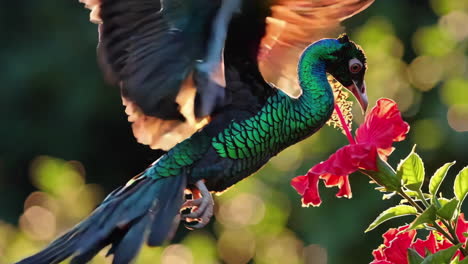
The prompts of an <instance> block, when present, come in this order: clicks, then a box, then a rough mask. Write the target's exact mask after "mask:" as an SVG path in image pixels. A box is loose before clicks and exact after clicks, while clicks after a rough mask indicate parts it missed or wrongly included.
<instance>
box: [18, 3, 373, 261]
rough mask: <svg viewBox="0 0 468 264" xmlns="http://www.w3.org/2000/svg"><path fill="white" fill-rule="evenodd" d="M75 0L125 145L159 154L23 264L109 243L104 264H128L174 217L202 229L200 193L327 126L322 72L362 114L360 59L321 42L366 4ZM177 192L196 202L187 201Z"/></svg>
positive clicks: (327, 91) (346, 43)
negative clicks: (121, 115)
mask: <svg viewBox="0 0 468 264" xmlns="http://www.w3.org/2000/svg"><path fill="white" fill-rule="evenodd" d="M81 1H82V2H85V4H86V5H87V7H88V8H90V9H91V10H92V12H91V20H92V21H93V22H96V23H98V24H99V46H98V57H99V61H100V64H101V66H102V69H103V71H104V73H105V75H106V78H107V79H108V80H110V81H111V82H114V83H116V84H118V85H119V86H120V87H121V93H122V98H123V102H124V105H125V106H126V113H127V114H128V115H129V121H131V122H133V125H132V128H133V132H134V135H135V137H136V138H137V140H138V141H139V142H141V143H144V144H148V145H150V146H151V147H152V148H162V149H166V150H168V151H167V153H166V154H164V155H163V156H162V157H161V158H160V159H158V160H157V161H155V162H154V163H153V164H152V165H151V166H150V167H149V168H148V169H146V170H145V171H144V172H142V173H141V174H140V175H138V176H136V177H134V178H133V179H132V180H131V181H129V182H128V183H127V184H126V185H125V186H123V187H121V188H119V189H117V190H115V191H114V192H112V193H111V194H109V195H108V196H107V198H106V199H105V200H104V201H103V202H102V204H101V205H99V206H98V207H97V209H96V210H95V211H94V212H93V213H92V214H91V215H90V216H89V217H88V218H86V219H85V220H83V221H82V222H81V223H79V224H78V225H77V226H75V227H74V228H72V229H71V230H70V231H68V232H67V233H65V234H64V235H62V236H61V237H59V238H58V239H57V240H55V241H54V242H52V243H51V244H50V245H49V246H48V247H46V248H45V249H44V250H43V251H41V252H39V253H37V254H36V255H33V256H31V257H29V258H27V259H24V260H22V261H20V262H19V263H21V264H26V263H31V264H32V263H33V264H46V263H47V264H48V263H59V262H60V261H62V260H64V259H66V258H68V257H73V259H72V262H71V263H73V264H78V263H86V262H88V261H89V260H90V259H92V258H93V257H94V256H95V255H96V254H97V253H98V252H99V251H100V250H101V249H102V248H104V247H105V246H107V245H109V244H110V245H111V246H112V247H111V249H110V250H109V254H112V255H114V258H113V263H114V264H123V263H129V262H131V261H132V259H133V258H134V257H135V256H136V254H137V253H138V251H139V249H140V247H141V245H142V244H143V243H145V242H146V243H147V244H148V245H151V246H156V245H161V244H162V243H163V242H164V241H165V240H167V239H169V238H170V237H171V234H173V233H174V231H175V229H176V227H177V226H178V224H179V222H180V219H181V218H182V219H185V220H187V221H193V220H197V221H198V224H196V225H193V226H192V227H193V228H200V227H202V226H204V225H206V223H207V222H208V221H209V220H210V217H211V216H212V214H213V200H212V198H211V194H210V192H220V191H223V190H225V189H226V188H228V187H230V186H232V185H233V184H235V183H237V182H238V181H240V180H242V179H243V178H245V177H247V176H249V175H250V174H252V173H253V172H255V171H257V170H258V169H260V168H261V167H262V166H263V165H265V163H267V162H268V160H269V159H270V158H272V157H273V156H275V155H276V154H278V153H279V152H280V151H282V150H283V149H285V148H287V147H288V146H291V145H293V144H295V143H297V142H299V141H301V140H303V139H305V138H307V137H309V136H310V135H312V134H313V133H315V132H316V131H317V130H319V129H320V128H321V127H322V126H323V125H324V124H325V122H326V121H327V120H328V119H329V118H330V116H331V114H332V112H333V107H334V97H333V93H332V90H331V88H330V85H329V83H328V80H327V73H329V74H331V75H332V76H333V77H334V78H335V79H336V80H338V81H339V82H340V83H341V84H342V85H343V86H345V87H347V88H348V89H349V90H350V91H351V92H352V93H353V94H354V95H355V97H356V98H357V100H358V102H359V103H360V104H361V106H362V108H363V109H366V107H367V97H366V91H365V84H364V73H365V71H366V59H365V56H364V53H363V51H362V50H361V48H360V47H359V46H357V45H356V44H354V43H353V42H351V41H350V40H349V39H348V37H347V36H346V35H343V36H341V37H339V38H338V39H330V38H329V39H321V38H323V37H324V36H325V34H333V35H335V34H336V31H337V30H339V25H340V21H342V20H343V19H345V18H348V17H350V16H352V15H354V14H356V13H358V12H359V11H361V10H363V9H365V8H366V7H367V6H369V5H370V4H371V3H372V2H373V0H317V1H312V0H301V1H299V0H161V1H157V0H81ZM318 39H321V40H319V41H316V42H315V43H313V44H312V45H310V46H308V47H307V48H306V49H305V50H304V48H305V47H306V46H307V45H309V44H310V43H311V42H313V41H314V40H318ZM301 52H302V55H300V54H301ZM277 87H280V88H283V89H284V90H279V89H277ZM186 189H189V190H191V191H192V193H193V196H194V199H192V200H188V201H185V199H184V197H185V196H184V190H186ZM186 207H191V208H192V211H191V212H190V213H188V214H186V215H180V210H181V208H186Z"/></svg>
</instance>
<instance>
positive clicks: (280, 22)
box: [258, 0, 374, 96]
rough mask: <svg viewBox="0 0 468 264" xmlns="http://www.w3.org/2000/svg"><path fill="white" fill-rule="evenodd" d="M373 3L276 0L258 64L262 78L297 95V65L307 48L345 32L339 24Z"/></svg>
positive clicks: (355, 0)
mask: <svg viewBox="0 0 468 264" xmlns="http://www.w3.org/2000/svg"><path fill="white" fill-rule="evenodd" d="M373 2H374V0H274V1H273V4H272V5H271V15H270V16H269V17H268V18H267V29H266V35H265V37H264V38H263V39H262V42H261V49H260V52H259V54H258V61H259V65H260V70H261V72H262V75H263V77H264V78H265V80H267V81H268V82H271V83H274V84H275V85H276V86H277V87H279V88H280V89H282V90H283V91H285V92H286V93H288V94H289V95H291V96H298V95H299V94H300V88H299V84H298V78H297V63H298V60H299V56H300V54H301V52H302V51H303V50H304V48H305V47H306V46H307V45H309V44H310V43H312V42H314V41H316V40H319V39H321V38H325V37H332V38H334V37H336V36H337V35H338V34H339V33H341V31H342V30H343V29H342V27H341V25H340V22H341V21H343V20H345V19H347V18H349V17H351V16H353V15H355V14H357V13H359V12H361V11H362V10H364V9H366V8H367V7H368V6H369V5H371V4H372V3H373Z"/></svg>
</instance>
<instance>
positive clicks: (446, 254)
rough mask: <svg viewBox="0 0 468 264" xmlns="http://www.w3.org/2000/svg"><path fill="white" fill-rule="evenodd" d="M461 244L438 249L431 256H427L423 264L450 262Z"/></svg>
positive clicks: (446, 263)
mask: <svg viewBox="0 0 468 264" xmlns="http://www.w3.org/2000/svg"><path fill="white" fill-rule="evenodd" d="M460 246H461V245H456V246H452V247H449V248H447V249H444V250H441V251H438V252H436V253H434V254H432V255H430V256H429V257H427V258H425V259H424V261H423V262H422V263H421V264H449V263H450V260H451V259H452V257H453V255H454V254H455V252H457V250H458V248H459V247H460Z"/></svg>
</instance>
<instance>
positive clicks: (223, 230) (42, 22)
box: [0, 0, 468, 264]
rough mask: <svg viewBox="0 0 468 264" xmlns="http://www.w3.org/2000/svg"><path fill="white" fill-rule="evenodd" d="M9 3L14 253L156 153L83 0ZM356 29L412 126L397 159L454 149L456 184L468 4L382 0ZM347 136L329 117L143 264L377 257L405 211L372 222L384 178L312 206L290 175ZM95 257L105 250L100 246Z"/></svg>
mask: <svg viewBox="0 0 468 264" xmlns="http://www.w3.org/2000/svg"><path fill="white" fill-rule="evenodd" d="M1 5H2V7H1V8H0V21H1V23H0V29H1V32H2V36H3V38H2V41H1V44H0V47H1V49H0V58H1V63H0V80H1V87H0V89H1V96H0V113H1V118H2V120H1V125H0V138H1V139H2V140H1V141H0V193H1V196H0V264H4V263H12V262H13V261H16V260H19V259H20V258H22V257H25V256H27V255H28V254H30V253H33V252H35V251H37V250H39V249H40V248H42V247H43V246H44V245H46V244H47V243H48V242H49V241H51V239H53V238H54V237H56V236H57V235H58V234H59V233H61V232H63V231H64V230H66V229H67V228H69V227H71V226H73V225H74V224H76V223H77V222H78V221H79V220H80V219H82V218H83V217H84V216H86V215H87V214H88V213H89V212H90V211H91V210H92V209H93V208H94V207H95V206H96V205H97V204H98V203H99V201H101V199H103V197H104V196H105V194H106V193H108V192H110V191H111V190H112V189H114V188H116V187H117V186H119V185H121V184H123V183H125V182H126V181H127V180H128V179H129V178H131V177H132V176H133V175H135V174H137V173H139V172H140V171H141V170H143V169H144V168H145V167H146V166H147V165H149V164H150V163H151V162H152V161H154V160H155V159H156V158H157V157H158V156H159V155H160V153H159V152H157V151H152V150H150V149H148V148H147V147H145V146H142V145H139V144H138V143H136V141H135V140H134V138H133V136H132V133H131V129H130V126H129V124H128V123H127V120H126V115H125V113H124V112H123V107H122V105H121V101H120V97H119V94H118V90H117V89H116V88H115V87H109V86H107V85H106V84H105V83H104V81H103V78H102V77H101V73H100V71H99V69H98V67H97V64H96V60H95V47H96V38H97V32H96V26H95V25H93V24H90V23H89V22H88V20H87V17H88V15H89V13H88V11H87V10H85V9H84V8H83V6H82V5H81V4H79V3H78V1H71V0H70V1H68V0H67V1H51V0H46V1H27V2H26V1H3V2H2V4H1ZM346 26H347V32H348V33H349V35H350V37H351V38H352V39H353V40H354V41H356V42H357V43H359V44H360V45H361V46H362V47H363V48H364V50H365V51H366V53H367V56H368V64H369V70H368V74H367V77H366V80H367V87H368V93H369V98H370V100H369V101H370V102H371V105H373V102H375V100H376V99H377V98H379V97H389V98H393V99H395V100H396V101H397V102H398V103H399V106H400V109H401V110H402V111H403V112H404V117H405V120H406V121H408V122H409V123H410V125H411V131H410V134H409V136H408V139H407V140H406V141H405V142H402V143H399V144H397V145H396V147H397V150H396V151H395V153H394V154H393V155H392V156H391V158H390V161H391V164H393V165H395V164H396V163H397V162H398V160H399V159H400V158H403V157H404V156H405V155H406V154H407V153H408V152H409V151H410V149H411V147H412V145H413V144H417V145H418V152H419V153H420V155H421V156H422V158H423V160H424V161H425V164H426V172H427V173H428V174H432V173H433V172H434V170H435V169H436V168H437V167H439V166H441V165H442V164H443V163H445V162H448V161H452V160H457V164H456V166H455V168H454V169H452V171H451V173H450V175H449V177H448V180H447V181H449V182H450V183H451V181H453V178H454V176H455V174H456V171H457V170H459V169H460V168H462V167H463V166H465V165H467V164H468V157H467V156H468V133H467V132H466V131H468V79H467V73H468V53H467V51H468V50H467V45H468V40H467V39H468V1H467V0H431V1H426V0H411V1H407V0H377V2H376V3H374V4H373V5H372V6H371V7H370V8H369V9H368V10H366V11H365V12H363V13H362V14H359V15H358V16H356V17H354V18H352V19H351V20H350V21H347V22H346ZM361 119H362V118H359V115H357V117H356V120H357V121H358V122H359V121H360V120H361ZM345 143H346V138H345V137H344V136H343V135H342V134H341V133H340V132H338V131H337V130H335V129H332V128H330V127H325V128H324V129H322V130H321V131H320V133H318V134H317V135H314V136H313V137H312V138H310V139H308V140H306V141H304V142H302V143H300V144H297V145H296V146H293V147H291V148H289V149H287V150H286V151H284V152H283V153H281V154H280V155H278V156H277V157H275V158H274V159H273V160H271V162H270V163H269V164H268V165H267V166H266V167H265V168H264V169H263V170H261V171H260V172H258V173H256V175H254V176H253V177H250V178H248V179H247V180H245V181H243V182H241V183H240V184H238V185H236V186H235V187H234V188H231V189H230V190H229V191H227V192H226V193H224V194H223V195H221V196H218V197H216V203H217V209H216V214H215V216H216V221H212V223H211V224H210V225H209V226H208V227H207V228H205V229H203V230H199V231H187V230H185V229H184V228H183V227H181V228H180V229H179V232H178V233H177V235H176V239H175V241H174V243H173V244H172V245H169V246H167V247H162V248H144V249H143V251H142V253H141V254H140V256H139V258H138V260H137V262H136V263H138V264H143V263H144V264H146V263H163V264H169V263H180V264H191V263H196V264H198V263H202V264H205V263H208V264H209V263H248V262H250V263H269V264H272V263H316V264H324V263H330V264H333V263H369V262H370V261H371V259H372V256H371V250H372V249H374V248H376V247H377V246H378V245H379V244H380V243H382V239H381V237H380V236H381V234H382V233H383V232H384V231H385V230H386V229H387V228H388V227H390V226H397V225H398V224H401V223H404V222H405V219H402V220H400V221H398V220H395V221H390V223H387V224H386V225H383V226H381V227H379V228H377V229H376V230H374V231H372V232H370V233H367V234H364V233H363V230H365V229H366V227H367V225H368V224H369V223H370V222H371V221H372V220H373V219H374V218H375V217H376V216H377V215H378V214H379V213H380V212H381V211H382V210H383V209H384V208H386V207H388V206H390V205H392V204H395V203H397V200H385V201H382V199H381V195H380V194H379V193H378V192H377V191H375V190H374V189H373V188H374V187H375V185H371V184H369V183H368V179H367V178H366V177H364V176H362V175H360V174H355V175H353V176H351V185H352V189H353V193H354V196H353V198H352V199H350V200H348V199H337V198H335V197H334V195H335V193H336V192H337V189H325V188H324V187H323V186H322V187H321V194H322V199H323V204H322V205H321V206H320V207H319V208H302V207H301V203H300V197H299V195H297V194H296V193H295V191H294V190H293V189H292V188H291V186H290V184H289V181H290V179H291V178H292V177H294V176H297V175H301V174H304V173H305V172H306V171H307V170H308V169H309V168H310V167H311V166H313V165H314V164H315V163H317V162H319V161H321V160H323V159H325V158H326V157H327V156H328V155H329V154H330V153H332V152H333V151H334V150H336V149H337V148H338V147H339V146H341V145H343V144H345ZM450 183H446V184H445V185H446V186H445V187H446V188H445V193H447V194H448V195H451V192H452V191H451V190H450V186H451V184H450ZM406 221H409V219H406ZM92 263H94V264H98V263H109V260H105V258H104V254H100V255H99V256H98V257H97V258H96V259H95V260H93V262H92Z"/></svg>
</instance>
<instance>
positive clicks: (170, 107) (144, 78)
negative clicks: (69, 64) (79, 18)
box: [99, 0, 218, 120]
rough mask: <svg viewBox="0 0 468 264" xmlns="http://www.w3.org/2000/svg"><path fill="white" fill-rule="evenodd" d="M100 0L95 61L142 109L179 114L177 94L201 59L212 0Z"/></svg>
mask: <svg viewBox="0 0 468 264" xmlns="http://www.w3.org/2000/svg"><path fill="white" fill-rule="evenodd" d="M162 5H163V8H161V3H160V2H159V1H155V0H132V1H129V0H101V5H100V13H99V15H100V19H101V20H102V24H101V25H100V44H99V45H100V48H99V51H100V54H99V56H100V57H101V58H100V61H101V62H103V64H104V68H107V67H109V69H106V70H105V71H106V72H110V73H112V75H113V76H112V79H114V80H117V81H119V82H120V85H121V87H122V93H123V96H125V97H126V98H127V99H129V100H131V101H133V102H135V103H136V104H137V105H138V106H139V107H140V108H141V109H142V111H143V112H144V113H145V114H146V115H150V116H156V117H159V118H162V119H178V120H183V119H184V117H183V116H182V114H181V113H180V112H179V109H178V107H179V106H178V104H177V103H176V97H177V95H178V93H179V90H180V87H181V84H182V83H183V81H184V80H185V79H186V78H187V77H188V76H189V74H190V73H191V72H192V71H193V70H194V68H195V66H196V61H197V60H202V59H203V57H204V55H205V47H206V42H207V39H208V38H209V34H210V27H208V26H207V25H209V24H210V22H211V21H212V20H213V18H214V16H215V14H216V11H217V8H218V7H217V4H216V1H208V0H188V1H174V0H173V1H163V2H162Z"/></svg>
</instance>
